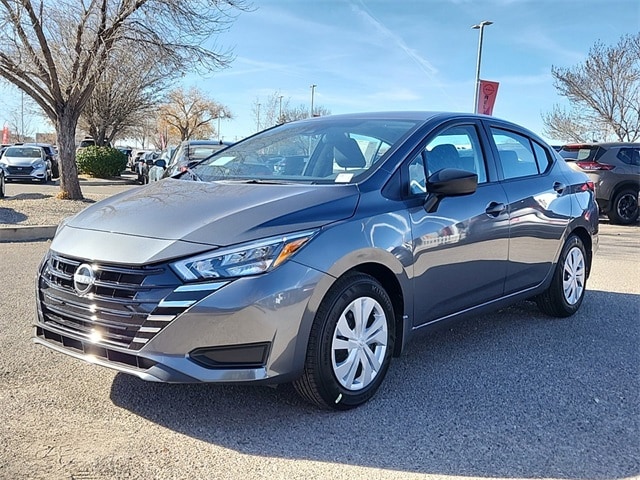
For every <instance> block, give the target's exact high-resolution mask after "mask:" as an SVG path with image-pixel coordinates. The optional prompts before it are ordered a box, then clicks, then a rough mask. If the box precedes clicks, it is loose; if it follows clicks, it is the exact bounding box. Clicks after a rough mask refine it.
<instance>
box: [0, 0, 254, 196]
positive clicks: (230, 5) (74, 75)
mask: <svg viewBox="0 0 640 480" xmlns="http://www.w3.org/2000/svg"><path fill="white" fill-rule="evenodd" d="M243 2H244V0H182V1H175V0H94V1H91V2H88V1H85V0H39V1H38V0H19V1H18V0H0V76H2V77H4V78H5V79H7V80H8V81H9V82H11V83H13V84H14V85H16V86H17V87H18V88H20V89H21V90H23V91H24V92H25V93H26V94H27V95H29V96H30V97H31V98H33V99H34V100H35V102H36V103H38V105H40V107H41V108H42V109H43V111H44V112H45V114H46V115H47V117H48V118H49V119H51V121H52V122H53V124H54V126H55V129H56V133H57V137H58V146H59V152H60V166H61V173H60V188H61V191H60V193H59V197H61V198H70V199H81V198H82V191H81V189H80V183H79V181H78V175H77V170H76V164H75V131H76V127H77V124H78V119H79V117H80V114H81V113H82V111H83V109H84V107H85V105H86V103H87V102H88V101H89V98H90V97H91V94H92V93H93V91H94V88H95V86H96V84H97V83H98V82H99V80H100V79H101V77H102V76H103V74H104V73H105V71H106V70H107V69H108V68H109V60H110V59H111V58H113V55H114V54H115V52H116V51H118V50H121V51H123V49H125V48H126V47H130V46H131V42H132V41H133V42H136V44H139V45H145V46H146V47H148V48H153V49H154V50H155V52H156V55H157V57H158V58H162V59H163V60H164V61H166V62H167V63H168V64H172V65H175V66H176V67H179V69H178V68H176V72H178V71H179V72H184V70H185V67H186V68H189V69H201V70H207V71H210V70H213V69H216V68H220V67H224V66H226V65H228V63H229V62H230V61H231V57H230V55H229V53H228V52H227V53H217V52H215V51H214V50H210V49H207V48H205V47H203V42H204V40H205V39H207V38H209V37H211V36H212V35H214V34H215V33H218V32H220V31H221V30H223V29H225V28H227V27H228V26H229V25H230V22H231V21H232V20H233V17H232V16H231V15H232V13H234V12H236V11H237V9H243V8H245V6H244V3H243Z"/></svg>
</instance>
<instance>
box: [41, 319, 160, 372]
mask: <svg viewBox="0 0 640 480" xmlns="http://www.w3.org/2000/svg"><path fill="white" fill-rule="evenodd" d="M36 336H37V337H39V338H42V339H45V340H47V341H49V342H50V343H55V344H57V345H59V346H61V347H65V348H66V349H68V350H72V351H75V352H77V353H83V354H85V355H92V356H94V357H96V358H101V359H103V360H108V361H110V362H114V363H120V364H123V365H127V366H129V367H133V368H138V369H141V370H147V369H149V368H151V367H153V366H154V365H155V364H156V362H154V361H153V360H149V359H147V358H144V357H138V356H136V355H131V354H129V353H123V352H119V351H117V350H112V349H110V348H105V347H102V346H99V345H95V344H93V343H90V342H83V341H81V340H77V339H75V338H71V337H66V336H64V335H60V334H58V333H56V332H52V331H50V330H47V329H44V328H42V327H36Z"/></svg>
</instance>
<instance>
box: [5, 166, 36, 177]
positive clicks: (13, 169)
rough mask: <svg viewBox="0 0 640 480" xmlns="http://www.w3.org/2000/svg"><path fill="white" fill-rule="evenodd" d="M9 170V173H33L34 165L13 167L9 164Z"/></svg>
mask: <svg viewBox="0 0 640 480" xmlns="http://www.w3.org/2000/svg"><path fill="white" fill-rule="evenodd" d="M7 171H8V172H9V175H31V172H32V171H33V167H13V166H11V165H9V166H8V167H7Z"/></svg>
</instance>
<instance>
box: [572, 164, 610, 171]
mask: <svg viewBox="0 0 640 480" xmlns="http://www.w3.org/2000/svg"><path fill="white" fill-rule="evenodd" d="M576 165H577V166H579V167H580V168H581V169H582V170H587V171H589V170H591V171H593V170H613V169H614V168H615V167H614V166H613V165H607V164H606V163H598V162H576Z"/></svg>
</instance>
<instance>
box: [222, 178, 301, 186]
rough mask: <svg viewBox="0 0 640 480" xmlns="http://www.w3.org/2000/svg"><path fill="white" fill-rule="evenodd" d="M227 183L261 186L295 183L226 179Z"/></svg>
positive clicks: (259, 179)
mask: <svg viewBox="0 0 640 480" xmlns="http://www.w3.org/2000/svg"><path fill="white" fill-rule="evenodd" d="M223 181H225V182H233V183H244V184H261V185H286V184H290V183H293V182H287V181H285V180H266V179H263V178H249V179H246V178H245V179H233V178H225V179H224V180H223Z"/></svg>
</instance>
